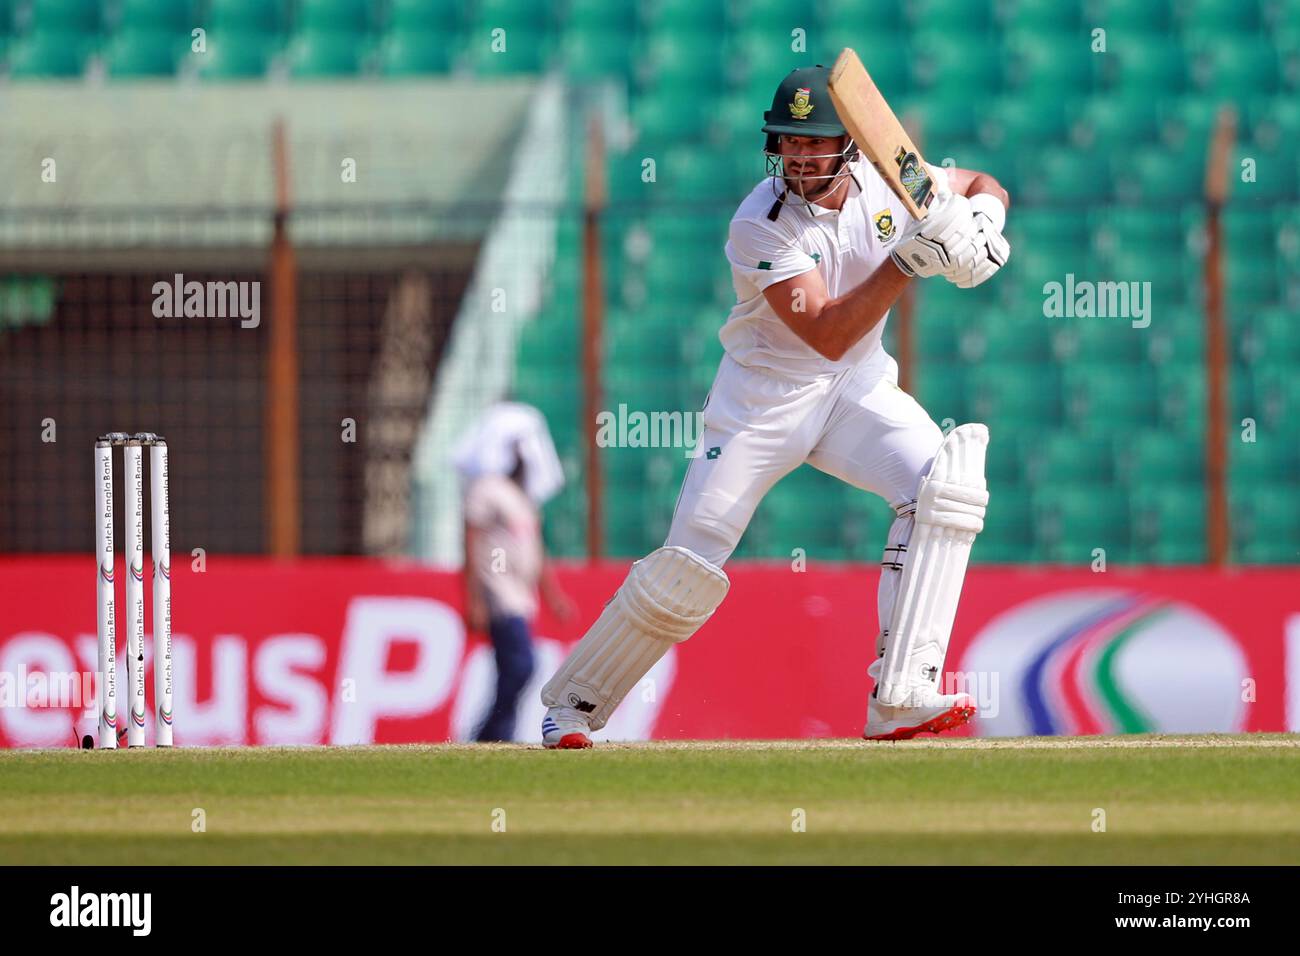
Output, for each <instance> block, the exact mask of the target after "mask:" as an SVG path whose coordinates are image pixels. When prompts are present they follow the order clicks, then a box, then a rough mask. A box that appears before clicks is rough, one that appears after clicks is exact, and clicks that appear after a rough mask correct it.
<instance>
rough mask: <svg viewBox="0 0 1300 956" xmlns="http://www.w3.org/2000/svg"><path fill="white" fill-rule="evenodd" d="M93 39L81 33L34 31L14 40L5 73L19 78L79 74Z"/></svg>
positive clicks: (83, 66)
mask: <svg viewBox="0 0 1300 956" xmlns="http://www.w3.org/2000/svg"><path fill="white" fill-rule="evenodd" d="M93 43H94V41H93V39H92V38H91V37H89V36H87V35H85V34H81V33H51V32H45V31H41V32H34V33H30V34H28V35H26V36H23V37H19V38H18V39H16V40H14V43H13V46H12V47H10V49H9V75H10V76H12V77H14V78H21V79H43V78H47V77H69V76H80V75H81V72H82V70H83V69H84V68H85V62H86V57H87V55H88V54H89V53H90V50H91V48H92V45H93Z"/></svg>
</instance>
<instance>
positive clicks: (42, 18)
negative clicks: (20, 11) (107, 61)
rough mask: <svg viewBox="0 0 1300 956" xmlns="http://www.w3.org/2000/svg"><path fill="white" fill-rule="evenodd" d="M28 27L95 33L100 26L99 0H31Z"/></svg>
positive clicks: (43, 30)
mask: <svg viewBox="0 0 1300 956" xmlns="http://www.w3.org/2000/svg"><path fill="white" fill-rule="evenodd" d="M29 15H30V20H29V22H28V29H30V30H36V31H41V32H49V33H54V32H59V33H95V32H97V31H98V30H99V28H100V26H101V20H100V9H99V0H31V7H30V8H29Z"/></svg>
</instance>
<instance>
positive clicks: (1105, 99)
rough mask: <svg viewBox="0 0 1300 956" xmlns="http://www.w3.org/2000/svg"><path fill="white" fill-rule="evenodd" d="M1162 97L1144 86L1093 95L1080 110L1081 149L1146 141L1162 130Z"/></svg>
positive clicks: (1078, 133) (1077, 134)
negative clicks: (1159, 119)
mask: <svg viewBox="0 0 1300 956" xmlns="http://www.w3.org/2000/svg"><path fill="white" fill-rule="evenodd" d="M1158 106H1159V100H1158V99H1157V98H1156V97H1153V96H1151V95H1150V93H1149V91H1147V90H1146V89H1143V88H1141V87H1139V88H1137V89H1133V90H1124V89H1119V90H1113V91H1110V92H1107V93H1104V94H1102V95H1100V96H1093V97H1091V98H1090V99H1089V100H1088V101H1087V102H1086V103H1085V104H1084V105H1083V107H1082V108H1081V109H1080V111H1079V117H1078V119H1077V121H1076V122H1075V126H1074V134H1075V138H1076V140H1077V141H1078V143H1079V145H1080V147H1081V148H1084V149H1091V148H1094V147H1096V146H1099V145H1101V144H1105V143H1120V142H1122V143H1145V142H1150V141H1152V140H1154V139H1155V138H1156V135H1157V133H1158V132H1159V123H1158V115H1157V108H1158Z"/></svg>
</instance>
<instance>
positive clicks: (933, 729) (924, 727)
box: [862, 703, 975, 740]
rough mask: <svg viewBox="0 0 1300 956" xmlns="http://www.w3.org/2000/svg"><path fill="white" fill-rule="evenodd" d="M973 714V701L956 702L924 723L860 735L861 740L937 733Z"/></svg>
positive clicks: (957, 724)
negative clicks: (950, 707)
mask: <svg viewBox="0 0 1300 956" xmlns="http://www.w3.org/2000/svg"><path fill="white" fill-rule="evenodd" d="M974 716H975V705H974V704H973V703H966V704H958V705H957V706H956V707H953V708H952V709H951V710H946V711H944V712H943V713H942V714H940V715H939V716H938V717H931V718H930V719H929V720H927V721H926V722H925V723H923V724H920V725H918V726H916V727H899V728H898V729H897V730H891V731H890V732H889V733H887V734H878V735H876V736H874V737H868V736H867V735H866V734H863V735H862V739H863V740H911V739H912V738H913V737H915V736H916V735H917V734H937V733H942V732H943V731H945V730H952V728H954V727H960V726H961V725H962V724H964V723H966V721H968V720H970V719H971V718H972V717H974Z"/></svg>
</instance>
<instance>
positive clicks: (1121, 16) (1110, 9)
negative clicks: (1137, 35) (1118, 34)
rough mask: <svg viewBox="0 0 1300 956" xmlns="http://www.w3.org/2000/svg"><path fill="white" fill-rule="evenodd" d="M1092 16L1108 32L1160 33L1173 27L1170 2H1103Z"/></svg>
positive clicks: (1159, 0) (1149, 0)
mask: <svg viewBox="0 0 1300 956" xmlns="http://www.w3.org/2000/svg"><path fill="white" fill-rule="evenodd" d="M1092 16H1093V18H1094V19H1095V20H1096V22H1097V24H1098V25H1099V26H1103V27H1105V28H1106V29H1107V30H1108V31H1127V30H1150V31H1158V30H1165V29H1168V28H1170V27H1172V26H1173V12H1172V10H1171V9H1170V0H1102V2H1100V3H1099V4H1098V5H1097V7H1096V8H1095V10H1094V11H1092Z"/></svg>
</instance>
